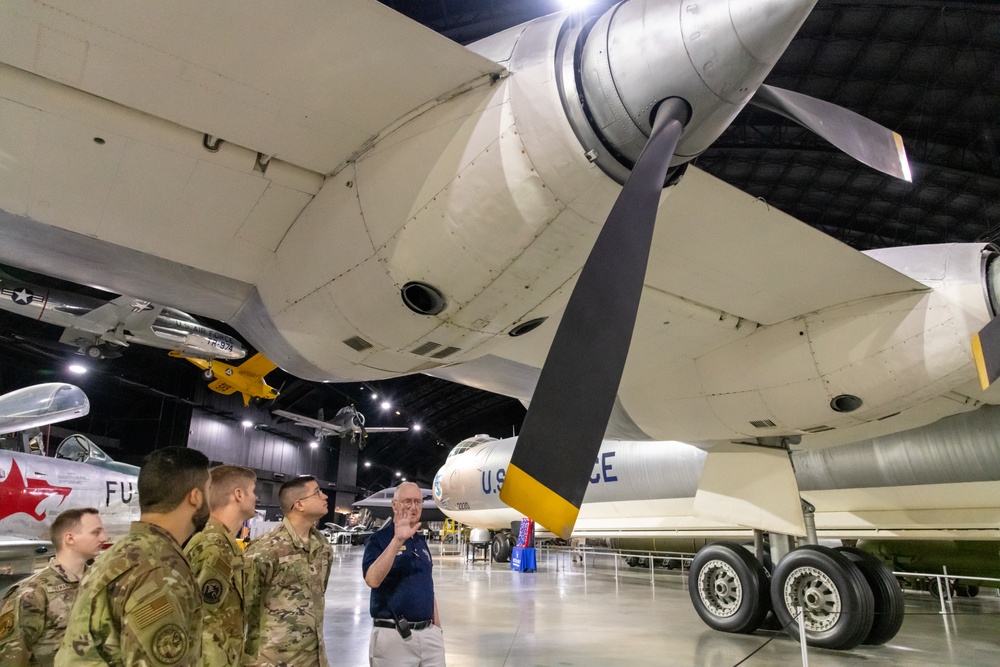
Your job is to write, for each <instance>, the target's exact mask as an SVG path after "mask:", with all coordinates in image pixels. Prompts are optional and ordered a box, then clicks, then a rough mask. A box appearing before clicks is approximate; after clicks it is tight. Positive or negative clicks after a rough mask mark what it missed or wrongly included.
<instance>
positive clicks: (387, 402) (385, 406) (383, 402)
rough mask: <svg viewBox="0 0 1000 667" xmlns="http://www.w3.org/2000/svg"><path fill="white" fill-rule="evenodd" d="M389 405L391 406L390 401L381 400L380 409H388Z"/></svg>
mask: <svg viewBox="0 0 1000 667" xmlns="http://www.w3.org/2000/svg"><path fill="white" fill-rule="evenodd" d="M391 407H392V403H390V402H389V401H382V409H383V410H388V409H389V408H391Z"/></svg>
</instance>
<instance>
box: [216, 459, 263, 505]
mask: <svg viewBox="0 0 1000 667" xmlns="http://www.w3.org/2000/svg"><path fill="white" fill-rule="evenodd" d="M208 473H209V476H210V477H211V478H212V488H210V489H209V491H208V506H209V508H211V509H212V511H213V512H214V511H215V510H217V509H220V508H222V507H225V506H226V505H228V504H229V496H230V495H232V493H233V491H235V490H236V489H243V488H246V486H247V485H250V484H256V483H257V473H255V472H254V471H253V470H250V468H244V467H243V466H215V467H214V468H212V469H211V470H209V471H208Z"/></svg>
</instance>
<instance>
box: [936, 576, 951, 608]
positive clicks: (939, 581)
mask: <svg viewBox="0 0 1000 667" xmlns="http://www.w3.org/2000/svg"><path fill="white" fill-rule="evenodd" d="M934 581H936V582H937V587H938V588H937V593H938V599H939V600H940V601H941V612H940V613H941V615H942V616H944V615H945V614H947V613H948V612H947V611H945V610H944V589H943V588H942V586H947V585H948V583H947V582H946V581H942V579H941V575H934Z"/></svg>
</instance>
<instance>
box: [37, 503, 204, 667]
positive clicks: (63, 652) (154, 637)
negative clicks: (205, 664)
mask: <svg viewBox="0 0 1000 667" xmlns="http://www.w3.org/2000/svg"><path fill="white" fill-rule="evenodd" d="M56 665H57V666H58V667H69V666H71V665H113V666H115V667H119V666H123V665H143V666H144V667H160V666H161V665H183V666H184V667H193V666H194V665H201V596H200V595H198V589H197V587H196V584H195V580H194V576H193V575H192V574H191V568H190V567H189V566H188V562H187V561H186V560H185V559H184V554H183V552H182V551H181V545H179V544H177V540H175V539H174V537H173V536H172V535H171V534H170V533H168V532H167V531H166V530H163V529H162V528H159V527H157V526H154V525H152V524H149V523H145V522H143V521H133V522H132V527H131V529H130V530H129V533H128V535H127V536H125V537H124V538H122V539H121V540H119V541H118V542H117V544H115V546H114V547H112V548H111V549H110V550H108V551H107V552H106V553H104V554H103V555H102V556H101V557H100V558H99V559H98V560H97V562H96V563H94V566H93V567H92V568H91V569H90V571H89V572H88V573H87V575H86V576H85V577H84V578H83V581H82V582H81V584H80V593H79V595H77V598H76V604H74V605H73V611H72V612H70V616H69V625H68V627H67V628H66V636H65V638H64V639H63V642H62V646H61V647H60V649H59V653H58V655H57V656H56Z"/></svg>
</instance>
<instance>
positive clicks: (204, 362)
mask: <svg viewBox="0 0 1000 667" xmlns="http://www.w3.org/2000/svg"><path fill="white" fill-rule="evenodd" d="M167 354H169V355H170V356H171V357H176V358H177V359H185V360H187V361H190V362H191V363H192V364H194V365H195V366H197V367H198V368H200V369H202V370H207V369H208V368H210V367H211V366H212V364H211V362H210V361H209V360H208V359H202V358H201V357H189V356H187V355H184V354H182V353H181V352H178V351H177V350H171V351H170V352H168V353H167Z"/></svg>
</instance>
